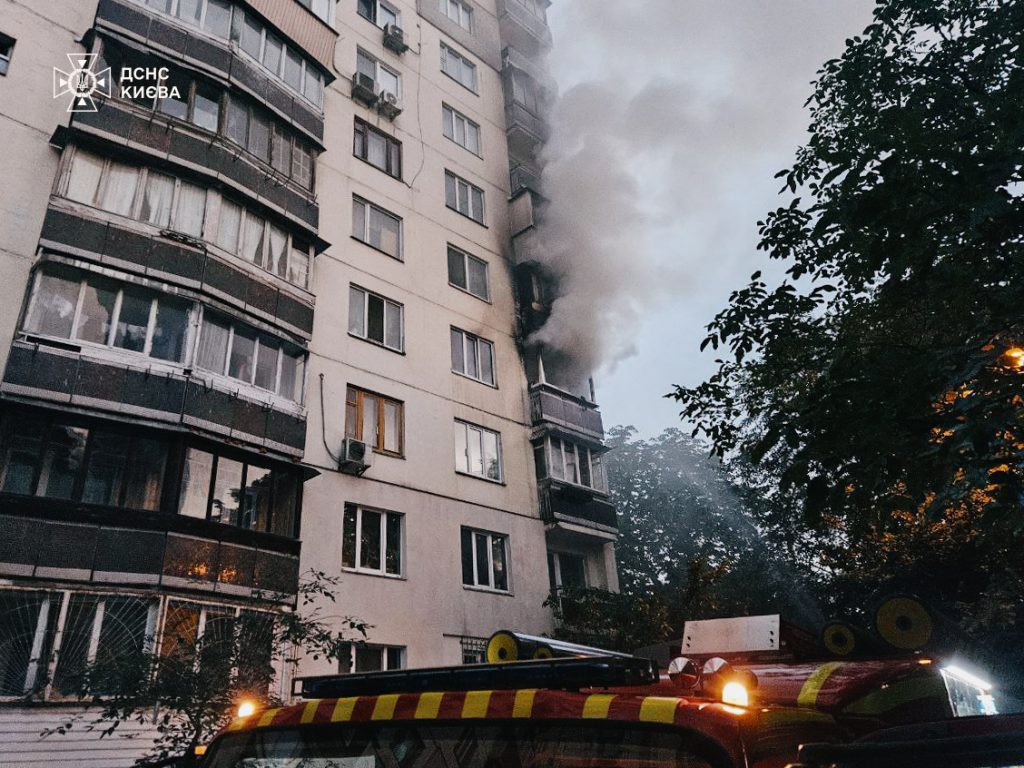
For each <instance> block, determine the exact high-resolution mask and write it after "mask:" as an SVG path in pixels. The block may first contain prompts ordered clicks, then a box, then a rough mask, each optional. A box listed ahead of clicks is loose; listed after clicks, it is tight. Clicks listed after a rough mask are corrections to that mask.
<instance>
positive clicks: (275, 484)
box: [178, 448, 302, 538]
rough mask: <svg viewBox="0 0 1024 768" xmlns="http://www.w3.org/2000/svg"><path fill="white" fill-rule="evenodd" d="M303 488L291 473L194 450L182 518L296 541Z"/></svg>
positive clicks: (185, 481) (184, 476)
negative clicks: (209, 521) (207, 521)
mask: <svg viewBox="0 0 1024 768" xmlns="http://www.w3.org/2000/svg"><path fill="white" fill-rule="evenodd" d="M301 485H302V478H301V476H300V475H299V473H298V472H296V470H294V469H293V468H290V467H287V468H281V467H278V466H275V465H272V464H269V463H268V464H261V463H252V462H245V461H239V460H236V459H234V458H232V457H230V456H225V455H216V454H213V453H209V452H207V451H203V450H200V449H198V448H189V449H188V450H187V452H186V454H185V465H184V470H183V473H182V481H181V496H180V497H179V501H178V513H179V514H182V515H188V516H189V517H197V518H200V519H202V520H212V521H214V522H217V523H223V524H224V525H233V526H236V527H239V528H245V529H247V530H251V531H265V532H269V533H274V534H277V535H278V536H285V537H288V538H294V537H295V535H296V522H297V520H298V509H299V489H300V487H301Z"/></svg>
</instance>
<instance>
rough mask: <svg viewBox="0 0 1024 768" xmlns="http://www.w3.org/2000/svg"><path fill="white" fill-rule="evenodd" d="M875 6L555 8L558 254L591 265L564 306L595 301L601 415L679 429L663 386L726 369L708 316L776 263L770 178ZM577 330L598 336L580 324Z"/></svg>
mask: <svg viewBox="0 0 1024 768" xmlns="http://www.w3.org/2000/svg"><path fill="white" fill-rule="evenodd" d="M872 6H873V2H872V0H624V1H621V2H611V1H610V0H555V2H554V4H553V5H552V6H551V8H550V10H549V22H550V25H551V29H552V33H553V35H554V49H553V51H552V54H551V61H550V69H551V72H552V73H553V75H554V76H555V79H556V80H557V82H558V86H559V91H560V92H561V94H563V97H564V98H563V99H562V101H561V103H560V104H559V105H558V106H557V107H556V109H555V115H554V118H553V122H554V136H553V139H552V149H551V154H552V157H551V158H550V159H549V170H550V173H548V174H547V175H546V178H545V183H546V184H547V187H548V192H549V194H550V195H551V196H552V199H553V200H560V201H561V206H562V213H563V215H562V220H563V223H562V226H561V227H560V229H561V230H564V231H565V241H566V244H565V246H564V248H565V249H566V250H569V251H571V252H572V254H573V255H568V254H567V255H563V256H560V257H558V258H560V259H562V260H566V259H568V260H570V261H571V262H572V264H571V271H572V273H573V274H576V275H577V276H578V277H577V285H576V287H575V289H576V290H578V292H579V294H580V295H579V296H577V297H576V299H575V300H573V301H571V302H567V303H566V309H567V312H566V316H567V317H579V315H580V312H581V307H586V306H590V305H593V308H594V309H595V310H596V311H597V312H598V315H597V316H596V317H594V318H592V319H591V322H592V323H594V327H596V328H598V329H600V338H601V340H600V350H599V351H597V352H596V353H595V355H596V357H597V358H598V359H601V360H602V363H603V365H604V367H605V370H604V372H603V373H600V374H599V375H598V376H597V381H596V383H597V388H598V401H599V403H600V404H601V408H602V411H603V414H604V420H605V425H606V426H611V425H614V424H633V425H634V426H636V427H637V428H638V429H640V431H641V433H642V434H644V435H647V436H653V435H655V434H657V433H659V432H660V431H661V430H662V429H664V428H666V427H669V426H677V425H678V424H679V420H678V416H677V411H678V409H677V408H676V406H675V403H674V401H668V400H664V399H662V397H661V396H662V395H663V394H665V393H666V392H668V391H669V390H670V389H671V387H672V385H673V384H677V383H678V384H685V385H691V384H696V383H698V382H699V381H701V380H702V379H703V378H704V377H706V376H707V375H708V374H709V373H711V372H712V370H713V369H714V354H713V353H711V352H710V351H709V352H708V353H705V354H701V353H700V352H699V351H698V346H699V344H700V341H701V340H702V339H703V336H704V326H705V325H706V324H707V323H708V321H710V320H711V318H712V317H713V316H714V314H715V313H716V312H717V311H718V310H719V309H721V308H722V307H724V306H725V303H726V301H727V299H728V295H729V292H730V291H731V290H733V289H735V288H738V287H740V286H742V285H743V284H745V282H746V280H747V278H748V277H749V276H750V274H751V273H752V272H754V271H755V270H757V269H761V268H762V267H763V266H764V257H763V255H762V254H759V253H758V252H757V251H756V250H755V246H756V244H757V225H756V223H757V221H758V220H759V219H760V218H762V217H763V216H764V214H765V213H767V212H768V211H769V210H771V209H772V208H774V207H776V206H777V205H778V204H779V200H780V198H778V196H777V192H778V189H779V186H780V183H779V181H778V180H777V179H774V178H773V176H774V174H775V172H776V171H778V170H781V169H782V168H784V167H788V165H789V164H790V162H791V160H792V157H793V154H794V151H795V150H796V148H797V147H798V146H799V145H800V144H801V143H802V142H803V140H804V138H805V135H806V134H805V130H806V127H807V123H808V115H807V112H806V110H805V109H804V107H803V104H804V102H805V101H806V99H807V97H808V95H809V94H810V92H811V85H810V83H811V81H812V80H813V79H814V76H815V72H816V71H817V69H818V67H819V66H820V65H821V64H822V63H824V62H825V61H826V60H827V59H829V58H833V57H835V56H838V55H839V54H841V52H842V50H843V47H844V46H843V41H844V40H845V39H846V38H848V37H851V36H852V35H855V34H857V33H859V32H860V31H861V30H862V29H863V28H864V27H865V26H866V25H867V24H868V23H869V21H870V17H871V8H872ZM581 136H582V137H583V138H581ZM602 180H605V182H606V183H605V188H604V189H602V186H601V185H602ZM622 189H626V190H628V196H626V195H623V194H622V193H621V192H616V190H622ZM624 198H625V199H624ZM557 218H558V217H557V216H556V219H557ZM574 220H576V221H578V222H580V227H579V228H577V227H576V226H574V225H573V224H572V222H573V221H574ZM558 229H559V228H558V227H556V235H555V238H556V239H557V236H558V233H557V230H558ZM581 229H585V230H586V232H587V234H586V239H585V240H583V241H582V247H581V242H580V241H579V238H580V237H583V235H582V233H581ZM574 241H575V246H574V247H573V248H569V244H570V243H572V242H574ZM553 250H555V251H557V250H558V246H557V244H556V245H554V246H553ZM582 251H586V252H585V253H584V252H582ZM577 330H578V329H577ZM565 335H566V338H567V341H568V342H570V343H571V344H573V345H575V346H581V345H583V344H585V341H584V340H581V336H580V334H579V333H575V334H573V333H570V332H567V333H566V334H565Z"/></svg>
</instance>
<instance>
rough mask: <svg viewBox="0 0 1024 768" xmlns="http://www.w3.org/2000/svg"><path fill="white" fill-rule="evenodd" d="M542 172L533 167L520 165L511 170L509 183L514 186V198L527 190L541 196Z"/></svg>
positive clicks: (525, 164)
mask: <svg viewBox="0 0 1024 768" xmlns="http://www.w3.org/2000/svg"><path fill="white" fill-rule="evenodd" d="M540 178H541V177H540V171H538V170H537V169H536V168H535V167H534V166H533V165H530V164H527V163H519V164H517V165H515V166H513V167H512V168H510V169H509V182H510V183H511V186H512V196H513V197H515V195H516V194H518V193H519V192H521V191H523V190H524V189H525V190H529V191H530V192H533V193H534V194H536V195H539V194H540Z"/></svg>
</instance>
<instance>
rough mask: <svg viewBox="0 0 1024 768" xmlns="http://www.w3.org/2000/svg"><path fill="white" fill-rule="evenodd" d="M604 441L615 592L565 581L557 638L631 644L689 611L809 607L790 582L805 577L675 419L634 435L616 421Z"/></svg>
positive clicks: (677, 627) (661, 636)
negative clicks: (614, 534)
mask: <svg viewBox="0 0 1024 768" xmlns="http://www.w3.org/2000/svg"><path fill="white" fill-rule="evenodd" d="M608 442H609V445H610V447H611V448H612V451H611V452H610V453H609V454H608V456H607V459H606V465H607V471H608V483H609V490H610V493H611V499H612V501H613V502H614V504H615V505H616V507H617V509H618V514H619V533H620V538H619V541H618V543H617V545H616V558H617V561H618V566H619V581H620V589H621V593H620V594H613V593H609V592H607V591H604V590H599V589H587V590H565V591H563V592H562V593H561V594H560V595H559V596H558V599H557V600H552V605H553V607H554V609H555V612H556V617H557V618H559V619H560V622H561V627H562V629H561V635H560V636H561V637H562V638H564V639H571V640H573V641H575V642H581V643H586V644H588V645H596V646H600V647H607V648H612V649H618V650H626V651H630V650H633V649H636V648H638V647H641V646H645V645H652V644H654V643H658V642H661V641H664V640H667V639H671V638H678V637H679V636H680V635H681V633H682V625H683V622H684V621H685V620H687V619H700V618H715V617H721V616H735V615H741V614H756V613H775V612H778V611H784V612H786V613H787V614H789V615H794V614H800V615H804V614H806V613H807V610H806V606H805V603H804V601H802V600H801V599H800V598H801V594H802V593H801V588H800V586H799V585H798V584H797V582H800V581H803V580H805V578H806V577H805V576H802V575H801V576H798V575H796V574H795V573H794V572H793V571H792V570H791V569H790V568H788V567H787V566H784V565H783V562H784V561H783V558H782V556H781V553H780V552H778V551H777V550H776V549H775V548H774V547H772V546H770V545H769V544H767V543H766V542H765V541H764V540H763V539H762V536H761V534H762V529H761V527H760V525H759V524H758V523H757V522H756V521H755V519H754V518H753V517H752V515H751V513H750V511H749V509H748V507H747V506H746V505H745V503H744V501H743V499H742V497H741V495H740V493H741V489H739V488H738V487H736V486H735V484H734V483H733V482H732V481H731V480H730V478H729V476H728V474H727V472H726V470H725V469H724V468H723V467H722V466H721V465H720V464H719V463H718V462H717V461H713V460H711V459H709V458H708V456H707V450H706V449H705V448H704V447H702V446H700V445H698V444H697V443H695V442H694V441H693V440H691V439H690V438H689V437H687V436H686V435H685V434H683V433H682V432H680V431H679V430H678V429H669V430H666V431H665V432H664V433H662V434H661V435H659V436H658V437H656V438H653V439H650V440H641V439H637V437H636V432H635V430H634V429H633V428H631V427H625V428H623V427H618V428H615V429H613V430H611V431H610V432H609V436H608ZM811 614H812V615H811V618H812V620H814V619H816V616H815V615H814V613H813V609H812V610H811Z"/></svg>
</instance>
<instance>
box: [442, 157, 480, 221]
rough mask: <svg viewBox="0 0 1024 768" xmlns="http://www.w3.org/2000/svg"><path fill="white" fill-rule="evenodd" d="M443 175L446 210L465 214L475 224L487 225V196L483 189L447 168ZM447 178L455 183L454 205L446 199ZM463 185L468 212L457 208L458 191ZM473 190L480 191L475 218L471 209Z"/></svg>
mask: <svg viewBox="0 0 1024 768" xmlns="http://www.w3.org/2000/svg"><path fill="white" fill-rule="evenodd" d="M444 175H445V196H444V197H445V199H444V204H445V207H446V208H448V210H450V211H455V212H456V213H457V214H459V215H460V216H465V217H466V218H467V219H469V220H470V221H475V222H476V223H477V224H479V225H480V226H482V227H486V226H487V196H486V194H485V192H484V190H483V189H481V188H480V187H478V186H476V185H475V184H473V183H472V182H470V181H467V180H466V179H464V178H462V177H461V176H459V175H458V174H457V173H454V172H452V171H449V170H448V169H447V168H446V169H445V171H444ZM449 179H451V181H452V183H453V184H454V185H455V205H454V206H453V205H451V204H450V203H449V201H448V181H449ZM460 185H462V186H460ZM463 187H465V189H466V193H465V194H466V195H467V196H468V197H467V205H466V208H467V210H468V211H469V213H466V212H465V211H462V210H459V202H460V192H461V191H462V188H463ZM473 192H479V193H480V218H476V217H475V216H474V215H473V213H474V210H473V207H474V206H473V200H474V196H473Z"/></svg>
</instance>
